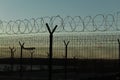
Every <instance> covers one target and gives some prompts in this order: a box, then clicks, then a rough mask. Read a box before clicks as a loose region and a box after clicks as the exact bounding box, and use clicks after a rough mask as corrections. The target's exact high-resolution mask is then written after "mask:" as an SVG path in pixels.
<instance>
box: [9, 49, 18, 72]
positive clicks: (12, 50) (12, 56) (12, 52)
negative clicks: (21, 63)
mask: <svg viewBox="0 0 120 80" xmlns="http://www.w3.org/2000/svg"><path fill="white" fill-rule="evenodd" d="M9 49H10V51H11V71H13V66H14V64H13V58H14V53H15V51H16V49H15V48H14V47H13V48H11V47H9Z"/></svg>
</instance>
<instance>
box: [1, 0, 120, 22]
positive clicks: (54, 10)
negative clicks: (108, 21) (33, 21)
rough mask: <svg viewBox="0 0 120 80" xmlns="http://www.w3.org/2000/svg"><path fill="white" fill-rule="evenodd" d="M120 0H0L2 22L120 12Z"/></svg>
mask: <svg viewBox="0 0 120 80" xmlns="http://www.w3.org/2000/svg"><path fill="white" fill-rule="evenodd" d="M119 3H120V0H0V20H16V19H25V18H27V19H29V18H37V17H43V16H56V15H61V16H87V15H91V16H92V15H96V14H107V13H115V12H117V11H120V4H119Z"/></svg>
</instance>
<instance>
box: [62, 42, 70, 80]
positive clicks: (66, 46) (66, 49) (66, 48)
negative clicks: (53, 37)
mask: <svg viewBox="0 0 120 80" xmlns="http://www.w3.org/2000/svg"><path fill="white" fill-rule="evenodd" d="M63 42H64V45H65V80H67V51H68V44H69V42H70V41H67V42H66V41H65V40H64V41H63Z"/></svg>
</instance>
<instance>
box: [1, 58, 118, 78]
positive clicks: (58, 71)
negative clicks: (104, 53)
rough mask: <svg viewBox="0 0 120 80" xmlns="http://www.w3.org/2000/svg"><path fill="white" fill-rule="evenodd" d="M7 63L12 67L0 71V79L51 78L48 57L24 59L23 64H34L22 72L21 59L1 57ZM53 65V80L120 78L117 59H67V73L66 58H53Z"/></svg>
mask: <svg viewBox="0 0 120 80" xmlns="http://www.w3.org/2000/svg"><path fill="white" fill-rule="evenodd" d="M5 64H7V65H8V66H9V67H10V69H7V70H1V71H0V80H49V77H48V74H49V69H48V64H49V63H48V59H45V58H43V59H32V60H31V59H26V58H25V59H22V66H24V67H25V66H26V65H27V66H31V65H32V70H31V68H26V69H24V70H23V71H22V72H20V70H19V69H15V68H16V67H15V65H18V66H19V65H20V64H21V60H20V59H14V60H11V59H0V65H5ZM12 65H14V69H11V66H12ZM52 65H53V69H52V80H66V79H65V77H67V80H120V79H119V75H120V74H119V72H120V70H119V60H117V59H114V60H113V59H112V60H105V59H104V60H103V59H67V69H66V75H65V59H53V63H52ZM36 67H37V68H36Z"/></svg>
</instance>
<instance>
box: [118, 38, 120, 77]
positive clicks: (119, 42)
mask: <svg viewBox="0 0 120 80" xmlns="http://www.w3.org/2000/svg"><path fill="white" fill-rule="evenodd" d="M118 44H119V48H118V49H119V59H118V60H119V68H120V40H119V39H118ZM118 76H120V69H119V74H118ZM119 78H120V77H119Z"/></svg>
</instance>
